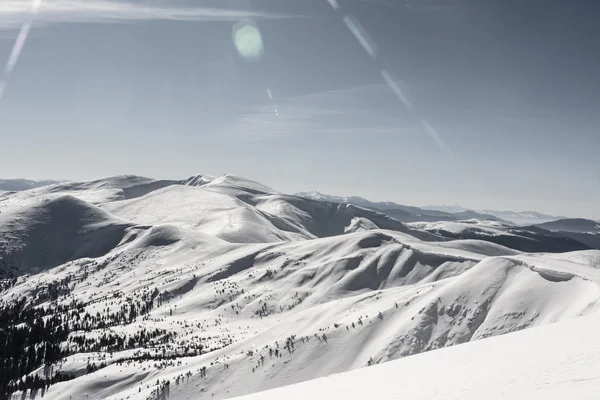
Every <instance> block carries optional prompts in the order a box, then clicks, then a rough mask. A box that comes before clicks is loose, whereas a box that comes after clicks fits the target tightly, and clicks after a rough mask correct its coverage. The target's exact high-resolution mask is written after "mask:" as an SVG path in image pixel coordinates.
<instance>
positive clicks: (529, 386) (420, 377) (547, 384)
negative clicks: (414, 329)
mask: <svg viewBox="0 0 600 400" xmlns="http://www.w3.org/2000/svg"><path fill="white" fill-rule="evenodd" d="M599 335H600V318H598V317H597V316H594V317H584V318H580V319H578V320H569V321H565V322H561V323H558V324H554V325H550V326H545V327H540V328H535V329H530V330H527V331H523V332H517V333H512V334H510V335H505V336H501V337H496V338H491V339H487V340H482V341H479V342H473V343H468V344H464V345H461V346H455V347H451V348H447V349H442V350H438V351H434V352H430V353H424V354H419V355H416V356H413V357H408V358H406V359H403V360H399V361H394V362H390V363H387V364H384V365H376V366H373V367H369V368H363V369H360V370H356V371H351V372H346V373H342V374H337V375H332V376H328V377H325V378H322V379H316V380H313V381H310V382H305V383H300V384H296V385H291V386H286V387H283V388H279V389H275V390H270V391H265V392H261V393H256V394H254V395H249V396H244V397H240V398H239V400H280V399H289V400H295V399H298V400H300V399H302V400H304V399H347V400H354V399H378V400H396V399H398V400H400V399H411V400H455V399H460V400H480V399H486V400H496V399H497V400H509V399H510V400H531V399H545V400H563V399H567V398H568V399H577V400H596V399H598V396H599V393H600V373H598V371H600V341H598V336H599Z"/></svg>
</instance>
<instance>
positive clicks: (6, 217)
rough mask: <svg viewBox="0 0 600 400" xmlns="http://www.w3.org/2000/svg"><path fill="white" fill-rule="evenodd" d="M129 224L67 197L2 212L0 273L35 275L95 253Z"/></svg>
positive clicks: (110, 246)
mask: <svg viewBox="0 0 600 400" xmlns="http://www.w3.org/2000/svg"><path fill="white" fill-rule="evenodd" d="M131 226H132V225H131V224H129V223H127V222H126V221H123V220H119V219H117V218H114V217H112V216H110V215H108V214H107V213H105V212H104V211H102V210H100V209H98V208H96V207H94V206H92V205H90V204H87V203H85V202H84V201H82V200H79V199H76V198H74V197H71V196H62V197H58V198H55V199H52V200H49V201H45V202H42V203H41V204H39V205H33V206H27V207H23V208H21V209H18V210H16V211H13V212H5V213H2V214H0V263H1V264H0V265H1V270H0V274H1V275H2V277H8V276H12V275H21V274H23V273H35V272H39V271H43V270H46V269H48V268H52V267H55V266H57V265H60V264H63V263H65V262H67V261H71V260H75V259H78V258H83V257H99V256H102V255H104V254H106V253H108V252H109V251H110V250H111V249H113V248H114V247H115V246H117V245H118V244H119V242H121V240H122V239H123V237H124V235H125V232H126V230H127V229H128V228H130V227H131Z"/></svg>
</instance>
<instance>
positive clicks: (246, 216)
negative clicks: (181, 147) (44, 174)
mask: <svg viewBox="0 0 600 400" xmlns="http://www.w3.org/2000/svg"><path fill="white" fill-rule="evenodd" d="M156 182H161V183H156ZM131 188H134V189H135V190H133V191H131V190H129V191H128V190H127V189H131ZM38 190H40V191H39V192H38ZM106 190H107V191H108V192H107V191H106ZM28 192H29V193H28ZM128 193H129V194H128ZM20 196H21V197H15V194H12V195H10V196H8V197H5V198H0V207H3V211H2V213H1V214H0V262H2V264H1V265H2V267H3V270H4V271H6V272H7V273H12V275H13V276H15V278H14V279H12V280H7V281H4V282H3V286H2V291H1V292H0V305H2V306H6V305H14V304H16V303H17V302H18V301H20V299H23V300H22V303H19V304H22V306H23V307H25V309H26V310H27V309H32V308H34V309H36V310H41V309H44V310H51V311H52V313H51V315H52V317H53V318H60V319H61V321H63V323H64V325H63V326H64V327H65V328H64V329H66V330H67V331H68V335H67V338H66V339H65V340H64V341H62V342H61V349H62V351H63V352H64V356H62V358H61V360H60V361H57V362H54V363H53V364H52V366H49V367H44V366H43V361H42V359H40V364H39V365H38V367H37V368H36V369H35V370H33V371H32V372H31V373H30V374H29V375H30V376H33V375H37V376H40V377H46V378H48V377H51V376H56V374H58V373H60V374H73V375H74V379H71V380H68V381H65V382H59V383H54V384H52V385H51V386H49V387H48V388H45V390H44V391H40V390H38V391H34V392H31V391H29V390H28V391H25V392H21V391H17V392H16V393H14V394H13V396H12V398H13V399H14V400H16V399H40V398H42V395H43V397H44V398H49V399H64V400H67V399H70V400H73V399H113V400H117V399H123V400H124V399H132V400H133V399H139V400H142V399H143V400H151V399H152V400H154V399H161V398H168V399H171V400H180V399H181V400H183V399H203V398H206V399H221V398H229V397H233V396H239V395H244V394H249V393H253V392H258V391H262V390H267V389H272V388H276V387H279V386H282V385H288V384H294V383H298V382H301V381H306V380H310V379H315V378H320V377H323V376H327V375H330V374H336V373H340V372H345V371H348V370H353V369H358V368H362V367H365V366H366V365H367V364H379V363H384V362H387V361H391V360H396V359H399V358H404V357H407V356H413V355H415V354H419V353H423V352H427V351H430V350H435V349H440V348H445V347H449V346H453V345H457V344H461V343H466V342H471V341H476V340H479V339H486V338H489V337H493V336H498V335H502V334H505V333H510V332H514V331H518V330H522V329H525V328H529V327H537V326H542V325H547V324H551V323H555V322H559V321H571V320H573V319H575V318H576V317H580V316H585V315H596V314H597V313H598V310H599V307H600V305H598V300H599V299H600V251H594V250H587V251H576V252H568V253H560V254H553V253H552V254H551V253H523V252H521V251H520V250H518V249H516V248H510V247H507V246H503V245H501V244H498V243H493V241H492V240H488V239H489V238H488V236H489V237H494V235H495V234H496V232H501V233H502V235H504V236H506V237H513V236H514V237H515V239H514V240H515V242H510V243H520V241H523V240H525V239H527V238H526V237H525V238H524V237H521V236H520V235H519V234H516V233H514V232H513V231H510V232H506V231H505V230H506V229H508V228H506V227H505V226H504V225H502V224H500V223H497V222H490V221H485V222H478V221H466V222H462V223H459V225H456V226H455V225H453V228H452V229H454V230H452V229H450V228H448V230H449V231H453V232H455V233H456V232H458V233H460V234H462V233H461V232H462V230H463V229H470V228H473V227H475V228H476V229H478V230H480V231H481V232H485V233H486V234H487V236H485V235H484V236H485V237H483V236H482V238H484V239H486V240H476V239H469V238H465V239H459V240H451V239H450V238H448V237H442V236H440V235H439V234H438V233H437V232H436V229H437V228H436V227H435V226H430V225H418V224H412V225H406V224H403V223H401V222H398V221H396V220H394V219H391V218H389V217H387V216H386V215H383V214H380V213H377V212H375V211H372V210H368V209H364V208H361V207H357V206H354V205H350V204H340V203H335V202H327V201H316V200H310V199H305V198H301V197H297V196H290V195H284V194H280V193H277V192H274V191H273V190H271V189H269V188H267V187H265V186H262V185H260V184H258V183H256V182H253V181H246V180H244V179H243V178H239V177H235V176H232V175H226V176H223V177H217V178H212V177H205V176H201V175H199V176H195V177H192V178H190V179H187V180H182V181H177V182H172V181H168V182H165V181H153V180H147V178H138V177H121V178H116V179H115V178H110V179H108V180H104V181H96V182H91V183H70V184H68V185H64V186H60V185H58V186H55V187H49V188H46V189H45V190H41V189H34V190H31V191H26V192H22V193H21V194H20ZM86 199H88V200H90V199H93V200H94V201H93V202H92V201H88V200H86ZM92 203H94V204H92ZM453 224H454V223H453ZM527 240H529V239H527ZM44 318H49V317H48V316H46V317H44ZM30 323H31V320H28V321H21V322H20V324H23V325H22V326H27V324H30ZM486 341H487V339H486ZM290 342H291V343H292V345H289V346H286V343H290ZM483 342H484V341H482V343H483ZM37 347H38V348H39V347H40V346H39V345H38V346H37ZM286 347H287V348H286ZM23 351H24V352H25V351H26V350H25V349H24V350H23ZM275 352H277V354H278V355H277V356H276V355H275ZM431 354H433V352H432V353H431ZM409 359H412V358H407V360H409ZM479 362H480V363H481V362H483V361H482V360H480V361H479ZM92 367H93V368H92ZM97 367H100V369H98V370H95V368H97ZM203 367H206V375H205V376H204V374H202V373H201V370H202V368H203ZM432 368H433V367H432ZM435 368H437V367H435ZM435 368H434V369H431V370H432V371H433V370H435ZM422 369H426V368H425V367H422ZM455 369H456V368H455ZM372 370H377V369H376V368H372V369H367V370H363V371H367V372H370V371H372ZM447 372H448V373H449V371H447ZM11 373H12V372H11ZM452 373H454V372H452ZM431 376H433V377H434V379H432V380H436V379H439V380H440V382H443V379H445V376H441V375H438V374H434V375H431ZM396 381H397V380H396ZM167 382H168V384H167ZM365 382H366V381H365ZM424 387H426V388H428V387H429V386H428V385H427V384H426V385H424ZM334 397H336V396H334Z"/></svg>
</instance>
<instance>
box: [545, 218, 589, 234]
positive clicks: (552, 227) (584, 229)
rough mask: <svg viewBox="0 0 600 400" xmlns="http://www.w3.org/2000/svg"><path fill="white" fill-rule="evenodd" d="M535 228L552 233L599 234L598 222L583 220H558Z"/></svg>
mask: <svg viewBox="0 0 600 400" xmlns="http://www.w3.org/2000/svg"><path fill="white" fill-rule="evenodd" d="M536 226H537V227H539V228H543V229H547V230H549V231H552V232H559V231H566V232H578V233H600V222H598V221H592V220H590V219H584V218H569V219H560V220H557V221H552V222H546V223H543V224H537V225H536Z"/></svg>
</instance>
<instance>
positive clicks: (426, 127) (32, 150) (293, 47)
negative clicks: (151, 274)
mask: <svg viewBox="0 0 600 400" xmlns="http://www.w3.org/2000/svg"><path fill="white" fill-rule="evenodd" d="M598 15H600V2H598V1H597V0H577V1H571V0H564V1H559V0H552V1H550V0H539V1H536V0H479V1H467V0H412V1H407V0H337V2H336V1H334V0H329V1H328V0H285V1H283V0H187V1H181V0H169V1H167V0H152V1H151V0H148V1H145V0H138V1H133V0H130V1H129V2H124V1H117V0H114V1H109V0H41V1H40V0H33V1H32V0H1V1H0V68H1V69H0V73H3V75H2V78H0V82H2V83H0V92H1V91H2V88H4V90H3V94H2V97H1V98H0V177H3V178H11V177H13V178H14V177H23V178H58V179H78V180H79V179H93V178H99V177H107V176H110V175H118V174H139V175H144V176H150V177H156V178H184V177H187V176H189V175H192V174H196V173H206V174H211V175H219V174H222V173H225V172H231V173H234V174H237V175H242V176H246V177H248V178H251V179H255V180H258V181H260V182H262V183H264V184H267V185H269V186H271V187H273V188H275V189H277V190H279V191H282V192H296V191H300V190H318V191H321V192H324V193H329V194H335V195H360V196H363V197H367V198H369V199H371V200H392V201H396V202H399V203H403V204H412V205H420V204H438V203H457V204H460V205H462V206H465V207H473V208H492V209H514V210H523V209H534V210H537V211H540V212H548V213H554V214H560V215H569V216H583V217H591V218H597V219H600V207H599V205H600V51H599V48H600V24H599V23H598ZM30 19H33V23H32V24H31V29H29V31H28V32H25V33H28V35H25V34H24V32H23V25H24V24H25V25H26V27H27V26H28V25H27V24H28V22H27V21H28V20H30ZM240 21H253V22H240ZM234 26H236V27H237V28H240V27H242V29H241V30H240V29H237V30H236V32H238V35H237V36H236V35H234V34H233V32H234ZM25 30H27V29H25ZM257 31H258V32H260V37H257V35H256V32H257ZM20 32H21V34H20ZM240 32H241V33H240ZM19 34H20V39H17V38H18V36H19ZM25 36H26V37H25ZM234 37H237V42H236V41H235V40H233V38H234ZM23 39H26V40H23ZM15 42H17V46H15ZM236 43H237V46H236ZM21 45H22V46H21ZM15 47H16V50H15ZM19 50H20V51H19ZM11 54H12V56H11ZM5 65H6V67H4V66H5Z"/></svg>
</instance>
